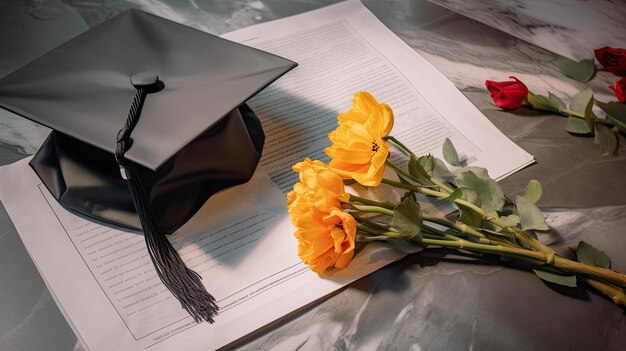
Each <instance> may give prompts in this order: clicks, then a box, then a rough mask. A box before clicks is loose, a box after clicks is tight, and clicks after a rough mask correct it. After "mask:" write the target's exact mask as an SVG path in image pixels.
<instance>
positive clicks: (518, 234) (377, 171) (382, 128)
mask: <svg viewBox="0 0 626 351" xmlns="http://www.w3.org/2000/svg"><path fill="white" fill-rule="evenodd" d="M393 121H394V119H393V111H392V109H391V108H390V107H389V106H388V105H387V104H385V103H379V102H378V101H376V99H375V98H374V97H373V96H372V95H371V94H369V93H367V92H359V93H357V94H356V95H355V96H354V100H353V105H352V108H351V109H350V110H349V111H347V112H345V113H342V114H340V115H339V116H338V127H337V129H335V130H334V131H333V132H331V133H330V134H329V139H330V141H331V142H332V144H331V146H329V147H328V148H326V149H325V152H326V154H327V155H328V156H329V157H330V158H331V161H330V163H329V164H324V163H323V162H321V161H318V160H310V159H306V160H304V161H302V162H300V163H298V164H296V165H295V166H293V169H294V171H296V172H298V174H299V179H300V181H299V182H298V183H296V184H295V185H294V188H293V191H291V192H290V193H289V194H288V195H287V204H288V211H289V215H290V216H291V221H292V223H293V225H294V227H295V229H296V230H295V233H294V235H295V236H296V238H297V239H298V254H299V256H300V258H301V259H302V261H303V262H304V263H305V264H307V265H309V266H310V268H311V270H313V271H314V272H317V273H320V274H323V273H324V272H325V271H327V270H333V269H344V268H349V265H350V262H351V261H352V259H353V257H354V255H356V254H358V252H359V251H360V250H361V249H362V248H363V247H364V246H365V245H367V244H368V243H370V242H375V241H382V242H386V243H387V244H389V245H390V246H392V247H393V248H395V249H397V250H399V251H401V252H403V253H406V254H412V253H418V252H420V251H423V250H427V249H429V248H449V249H454V250H460V251H464V252H472V253H475V254H478V255H477V257H478V258H481V257H490V256H494V255H495V256H499V257H500V258H501V259H502V260H503V261H510V260H520V261H524V262H525V263H526V265H525V266H527V267H529V268H530V269H532V271H533V272H534V273H535V274H536V275H537V276H538V277H539V278H541V279H543V280H545V281H548V282H551V283H555V284H561V285H565V286H570V287H573V286H576V285H577V284H578V283H580V282H584V283H586V284H587V285H589V286H591V287H593V288H595V289H596V290H598V291H599V292H601V293H602V294H604V295H606V296H607V297H609V298H610V299H611V300H612V301H613V302H614V303H616V304H619V305H622V306H626V294H625V288H626V275H624V274H622V273H619V272H616V271H614V270H611V269H610V265H611V262H610V259H609V257H607V255H606V254H605V253H604V252H602V251H600V250H598V249H596V248H594V247H593V246H591V245H589V244H588V243H586V242H584V241H581V242H580V243H579V244H578V247H577V248H576V249H575V254H576V255H575V256H576V259H575V260H574V259H568V258H565V257H562V256H560V255H558V254H556V253H555V251H554V250H552V249H551V248H550V247H548V246H547V245H545V244H543V243H542V242H541V241H539V240H538V239H537V236H536V234H535V231H545V230H548V229H549V228H548V226H547V225H546V223H545V218H544V216H543V214H542V213H541V211H540V210H539V208H538V207H537V206H536V205H535V203H536V202H537V201H538V200H539V198H540V197H541V193H542V190H541V185H540V183H539V182H538V181H536V180H532V181H530V182H529V183H528V185H527V187H526V188H525V191H524V193H523V194H521V195H518V196H516V197H515V199H514V201H513V200H511V199H508V198H506V197H505V196H504V193H503V192H502V190H501V189H500V187H499V186H498V184H497V183H496V182H495V181H494V180H493V179H491V178H490V177H489V175H488V172H487V170H486V169H484V168H479V167H471V166H462V164H461V162H460V161H459V157H458V154H457V152H456V150H455V148H454V145H452V143H451V142H450V140H448V139H446V141H445V143H444V145H443V156H444V160H445V162H444V161H442V160H440V159H437V158H435V157H433V156H431V155H423V156H418V155H415V154H414V153H413V152H412V151H411V150H409V149H408V148H407V147H406V146H405V145H404V144H403V143H402V142H400V141H399V140H397V139H396V138H394V137H393V136H391V135H389V133H390V131H391V129H392V127H393ZM390 148H393V149H395V150H397V151H398V156H401V158H400V159H401V162H398V161H396V162H394V161H392V158H390V157H389V155H390ZM393 159H397V158H395V157H394V158H393ZM446 163H447V164H448V165H450V166H452V168H448V166H447V165H446ZM387 167H388V169H387V171H388V172H387V173H390V172H389V171H392V173H395V176H396V177H394V179H392V178H391V177H385V170H386V168H387ZM354 183H358V184H360V185H361V186H365V187H370V188H378V187H391V188H394V189H400V190H401V192H403V193H404V195H402V196H401V197H400V198H398V199H397V201H379V200H374V199H371V198H365V197H361V196H357V195H354V194H351V193H349V192H347V190H346V186H347V185H348V186H349V185H352V184H354ZM417 194H421V195H420V196H426V197H428V198H431V199H433V200H434V201H436V202H448V203H451V204H453V205H454V206H455V208H456V209H458V211H456V212H454V213H453V216H444V215H432V214H429V213H427V212H425V211H423V210H422V208H421V206H420V203H419V202H418V201H417V196H416V195H417Z"/></svg>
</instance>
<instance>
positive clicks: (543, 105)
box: [526, 92, 559, 113]
mask: <svg viewBox="0 0 626 351" xmlns="http://www.w3.org/2000/svg"><path fill="white" fill-rule="evenodd" d="M526 101H528V103H529V104H530V105H531V106H532V108H534V109H535V110H542V111H549V112H556V113H558V112H559V105H558V104H555V103H554V102H553V101H552V100H550V98H548V97H546V96H543V95H536V94H533V93H531V92H528V97H527V98H526Z"/></svg>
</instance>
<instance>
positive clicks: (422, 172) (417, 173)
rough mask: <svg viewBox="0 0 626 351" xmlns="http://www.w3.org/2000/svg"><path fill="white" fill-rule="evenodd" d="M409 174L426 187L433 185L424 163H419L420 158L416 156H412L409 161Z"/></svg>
mask: <svg viewBox="0 0 626 351" xmlns="http://www.w3.org/2000/svg"><path fill="white" fill-rule="evenodd" d="M409 174H410V175H411V176H413V177H414V178H415V179H417V181H418V182H419V183H420V184H424V185H432V184H433V183H432V182H431V181H430V174H428V172H426V169H424V166H422V163H420V162H419V160H418V158H417V157H415V156H411V158H410V159H409Z"/></svg>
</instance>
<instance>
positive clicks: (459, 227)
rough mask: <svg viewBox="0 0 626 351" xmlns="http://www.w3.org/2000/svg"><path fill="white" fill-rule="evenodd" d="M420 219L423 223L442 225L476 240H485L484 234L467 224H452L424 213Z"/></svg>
mask: <svg viewBox="0 0 626 351" xmlns="http://www.w3.org/2000/svg"><path fill="white" fill-rule="evenodd" d="M422 218H423V219H424V220H425V221H428V222H432V223H437V224H440V225H442V226H444V227H448V228H451V229H454V230H456V231H458V232H461V233H463V234H467V235H471V236H474V237H477V238H486V236H485V234H483V233H481V232H479V231H477V230H475V229H474V228H472V227H470V226H468V225H467V224H458V223H454V222H452V221H449V220H447V219H445V218H440V217H437V216H432V215H429V214H426V213H422Z"/></svg>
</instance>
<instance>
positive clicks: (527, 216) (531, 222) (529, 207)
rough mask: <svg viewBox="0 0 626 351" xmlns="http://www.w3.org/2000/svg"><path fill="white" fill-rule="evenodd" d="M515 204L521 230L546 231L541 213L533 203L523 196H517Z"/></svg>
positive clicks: (546, 227) (544, 220)
mask: <svg viewBox="0 0 626 351" xmlns="http://www.w3.org/2000/svg"><path fill="white" fill-rule="evenodd" d="M515 204H516V208H517V213H518V215H519V220H520V223H521V225H522V229H523V230H531V229H536V230H548V226H547V225H546V219H545V217H544V216H543V213H541V210H539V208H538V207H537V206H535V204H534V203H533V202H531V201H530V200H528V199H527V198H526V197H524V196H517V197H516V198H515Z"/></svg>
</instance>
